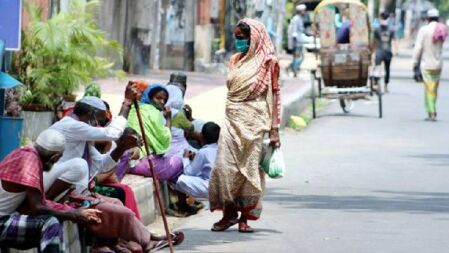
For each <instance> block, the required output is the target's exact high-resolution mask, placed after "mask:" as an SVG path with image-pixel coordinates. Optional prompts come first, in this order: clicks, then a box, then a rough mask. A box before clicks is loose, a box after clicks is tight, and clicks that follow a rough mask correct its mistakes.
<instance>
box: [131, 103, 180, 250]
mask: <svg viewBox="0 0 449 253" xmlns="http://www.w3.org/2000/svg"><path fill="white" fill-rule="evenodd" d="M134 107H135V108H136V113H137V118H138V120H139V126H140V132H141V133H142V139H143V144H144V146H145V152H146V154H147V160H148V164H149V166H150V170H151V174H152V175H153V185H154V189H155V190H156V199H157V203H158V204H159V208H160V211H161V215H162V221H163V222H164V228H165V234H166V235H167V240H168V246H169V247H170V253H174V252H175V250H174V248H173V243H172V238H171V233H170V228H169V227H168V223H167V217H166V216H165V209H164V204H163V203H162V199H161V192H160V191H159V180H158V179H157V173H156V170H155V169H154V165H153V162H152V161H151V159H150V155H151V154H150V149H149V148H148V147H149V143H147V138H146V135H145V129H144V127H143V121H142V115H141V114H140V109H139V103H138V102H137V100H135V99H134Z"/></svg>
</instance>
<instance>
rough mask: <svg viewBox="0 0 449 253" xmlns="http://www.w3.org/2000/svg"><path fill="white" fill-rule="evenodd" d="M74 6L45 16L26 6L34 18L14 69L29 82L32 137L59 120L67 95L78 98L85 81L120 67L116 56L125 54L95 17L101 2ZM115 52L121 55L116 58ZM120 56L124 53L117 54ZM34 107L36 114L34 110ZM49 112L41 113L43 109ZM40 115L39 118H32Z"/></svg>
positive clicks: (25, 103) (25, 100) (26, 100)
mask: <svg viewBox="0 0 449 253" xmlns="http://www.w3.org/2000/svg"><path fill="white" fill-rule="evenodd" d="M70 4H71V5H70V9H69V11H67V12H60V13H58V14H56V15H54V16H53V17H51V18H50V19H48V20H46V21H43V20H41V18H40V17H41V15H40V14H41V12H40V10H39V9H38V8H36V7H35V6H33V5H26V8H27V10H28V12H29V14H30V17H31V22H30V23H29V27H28V29H27V30H25V31H24V32H23V37H22V48H21V50H20V51H19V52H18V53H16V54H15V55H14V59H13V74H15V76H16V77H17V78H18V79H19V80H20V81H21V82H22V83H23V84H24V87H23V90H22V96H21V101H20V102H21V105H22V107H23V109H24V118H25V122H24V129H25V131H29V132H28V133H25V135H26V136H28V137H29V138H31V139H34V138H36V137H37V135H38V134H39V133H40V132H41V131H42V130H43V129H45V128H47V127H48V126H50V124H51V123H52V120H53V110H54V108H55V106H56V104H57V103H58V102H59V101H60V100H61V99H63V98H64V99H66V101H67V100H73V101H74V100H75V96H74V94H75V92H76V91H77V90H78V89H79V87H80V85H86V84H90V83H92V80H93V79H95V78H101V77H105V76H108V75H111V74H116V75H121V73H122V72H121V71H114V70H113V69H112V67H113V66H114V62H113V60H112V59H115V58H121V56H122V47H121V45H120V44H119V43H118V42H117V41H113V40H112V41H109V40H107V39H106V34H105V33H104V32H103V31H101V30H99V29H98V27H97V25H96V23H95V18H94V10H95V8H96V7H97V6H98V5H99V2H98V1H89V2H87V3H86V2H85V1H80V0H74V1H70ZM114 56H115V58H113V57H114ZM117 56H118V57H117ZM27 111H28V112H30V111H31V112H32V113H28V115H27ZM42 111H47V113H46V114H45V115H46V116H41V117H37V116H36V115H37V114H39V113H37V112H42ZM49 111H50V112H49ZM33 118H35V119H36V120H37V121H38V122H29V121H30V120H32V119H33Z"/></svg>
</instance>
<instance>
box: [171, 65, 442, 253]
mask: <svg viewBox="0 0 449 253" xmlns="http://www.w3.org/2000/svg"><path fill="white" fill-rule="evenodd" d="M409 65H410V60H409V59H408V58H407V57H405V58H404V57H403V58H401V59H396V61H394V62H393V81H392V84H391V93H389V94H388V95H386V96H385V97H384V99H385V101H384V105H385V118H384V119H382V120H380V119H378V118H377V104H376V102H375V101H359V102H358V103H357V104H356V108H355V109H354V111H353V113H351V114H350V115H343V114H342V113H341V111H340V108H339V107H338V103H332V104H331V105H330V106H329V107H328V108H326V109H324V110H322V111H320V112H319V115H320V117H319V118H318V119H316V120H315V121H313V122H312V124H311V125H310V127H309V128H307V129H306V130H305V131H304V132H302V133H284V134H283V136H282V137H283V151H284V154H285V158H286V163H287V166H288V173H287V175H286V177H285V178H284V179H281V180H271V181H268V182H267V191H266V196H265V202H264V204H265V205H264V208H265V209H264V213H263V216H262V218H261V220H260V221H258V222H254V223H252V225H253V226H254V227H255V228H256V229H257V232H256V233H254V234H250V235H248V234H239V233H238V232H237V230H236V228H232V229H230V230H229V231H227V232H222V233H213V232H210V230H209V229H210V226H211V225H212V223H213V222H215V221H217V220H218V219H219V218H220V214H218V213H212V214H211V213H210V212H209V211H206V212H203V213H201V214H199V215H196V216H195V217H193V218H189V219H187V220H185V221H184V222H183V224H181V226H180V227H181V228H182V229H183V230H184V231H185V232H186V235H187V239H186V241H185V243H184V244H183V245H182V246H180V247H179V248H178V249H177V251H176V252H301V253H309V252H310V253H316V252H319V253H327V252H329V253H340V252H341V253H348V252H357V253H358V252H363V253H367V252H373V253H379V252H382V253H383V252H388V253H390V252H398V253H402V252H417V253H423V252H425V253H429V252H435V253H441V252H448V248H449V247H448V246H449V240H448V231H449V182H448V179H449V153H448V148H447V147H448V143H449V131H448V129H449V109H448V108H449V91H448V85H449V80H448V79H449V74H448V73H449V72H448V71H447V70H448V68H446V71H445V73H444V76H443V78H444V82H443V83H442V86H441V87H440V95H439V104H438V108H440V110H439V112H438V116H439V121H438V122H436V123H432V122H425V121H424V120H423V119H424V117H425V113H424V109H423V90H422V85H421V84H417V83H414V82H413V81H411V80H410V79H408V78H409V76H410V72H409V69H410V66H409ZM448 65H449V63H446V66H448ZM165 252H168V251H165Z"/></svg>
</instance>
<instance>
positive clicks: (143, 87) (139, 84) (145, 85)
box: [134, 80, 150, 100]
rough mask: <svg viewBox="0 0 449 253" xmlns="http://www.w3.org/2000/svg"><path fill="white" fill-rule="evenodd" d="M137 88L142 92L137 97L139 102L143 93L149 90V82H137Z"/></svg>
mask: <svg viewBox="0 0 449 253" xmlns="http://www.w3.org/2000/svg"><path fill="white" fill-rule="evenodd" d="M134 83H135V85H136V88H137V89H138V90H139V91H140V92H139V94H138V95H137V100H140V99H141V96H142V93H143V92H144V91H145V90H146V89H147V88H148V86H150V85H149V84H148V83H147V82H145V81H142V80H137V81H134Z"/></svg>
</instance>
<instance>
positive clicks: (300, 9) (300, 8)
mask: <svg viewBox="0 0 449 253" xmlns="http://www.w3.org/2000/svg"><path fill="white" fill-rule="evenodd" d="M306 9H307V6H306V5H305V4H298V5H296V10H297V11H305V10H306Z"/></svg>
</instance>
